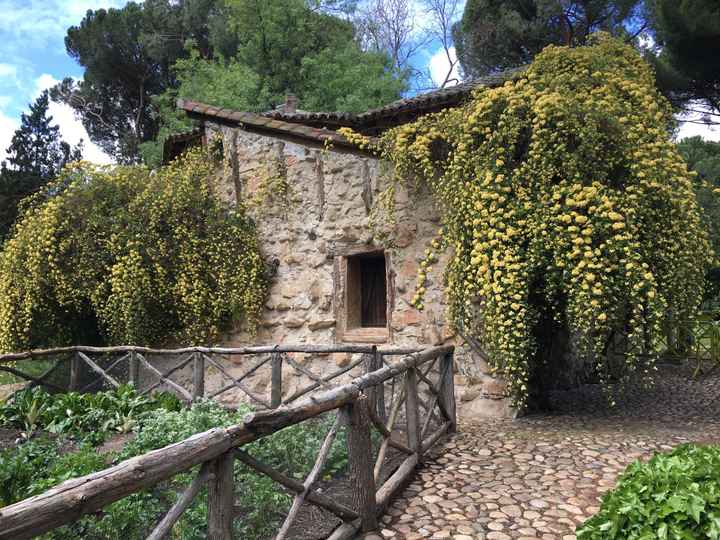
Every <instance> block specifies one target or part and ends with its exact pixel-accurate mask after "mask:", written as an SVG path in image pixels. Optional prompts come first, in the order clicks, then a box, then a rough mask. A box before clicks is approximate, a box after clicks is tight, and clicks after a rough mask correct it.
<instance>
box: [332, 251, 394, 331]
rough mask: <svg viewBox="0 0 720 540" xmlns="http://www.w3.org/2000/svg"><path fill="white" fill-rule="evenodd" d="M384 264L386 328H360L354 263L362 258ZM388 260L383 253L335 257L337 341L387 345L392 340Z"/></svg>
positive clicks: (363, 252)
mask: <svg viewBox="0 0 720 540" xmlns="http://www.w3.org/2000/svg"><path fill="white" fill-rule="evenodd" d="M380 257H382V258H383V259H384V261H385V301H386V313H385V326H367V327H363V326H362V325H361V321H360V317H361V314H360V306H359V304H358V302H359V301H360V298H359V297H358V290H357V289H358V287H357V281H358V280H359V277H360V276H359V274H358V273H357V271H358V267H357V264H356V263H357V261H359V260H360V259H362V258H380ZM390 268H391V267H390V257H389V254H388V252H386V251H384V250H382V249H367V248H365V249H360V248H358V249H353V250H349V251H348V252H347V253H345V254H343V255H340V256H338V257H336V273H335V276H336V287H335V306H336V320H337V322H338V324H337V327H336V328H337V339H338V340H339V341H342V342H346V343H387V342H389V341H390V340H391V328H392V325H391V313H392V290H393V283H392V272H391V270H390Z"/></svg>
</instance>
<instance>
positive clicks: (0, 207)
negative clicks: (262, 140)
mask: <svg viewBox="0 0 720 540" xmlns="http://www.w3.org/2000/svg"><path fill="white" fill-rule="evenodd" d="M49 104H50V100H49V98H48V93H47V92H43V93H42V94H41V95H40V96H39V97H38V98H37V100H35V103H33V104H31V105H30V111H29V112H28V113H26V114H23V115H22V116H21V118H20V128H19V129H18V130H16V131H15V133H14V135H13V137H12V142H11V144H10V146H9V147H8V149H7V153H8V159H7V162H3V163H2V166H1V168H0V241H2V240H3V239H4V238H5V236H7V234H8V233H9V231H10V228H11V226H12V224H13V223H14V222H15V220H16V218H17V216H18V212H19V206H20V201H21V200H22V199H24V198H25V197H27V196H29V195H31V194H33V193H35V192H37V191H38V190H40V189H41V188H42V187H43V186H44V185H45V184H47V183H48V182H49V181H50V180H52V179H53V178H55V176H56V175H57V174H58V173H59V172H60V170H61V169H62V168H63V167H64V166H65V164H66V163H69V162H71V161H77V160H79V159H80V158H81V157H82V155H81V154H82V143H81V144H80V145H78V146H77V147H76V148H71V147H70V145H69V144H68V143H66V142H65V141H63V140H62V138H61V136H60V128H59V127H58V126H57V125H54V124H53V118H52V116H50V115H49V114H48V107H49Z"/></svg>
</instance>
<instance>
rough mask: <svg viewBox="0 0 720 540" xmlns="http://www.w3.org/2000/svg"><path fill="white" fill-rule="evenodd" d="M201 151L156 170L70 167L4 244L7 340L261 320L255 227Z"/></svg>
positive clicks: (0, 290)
mask: <svg viewBox="0 0 720 540" xmlns="http://www.w3.org/2000/svg"><path fill="white" fill-rule="evenodd" d="M215 169H216V164H215V163H214V162H213V160H212V159H211V158H210V157H209V156H208V155H206V153H205V152H204V151H202V150H192V151H189V152H188V153H186V154H185V155H184V156H183V157H181V158H179V159H177V160H175V161H174V162H172V163H171V164H169V165H167V166H165V167H162V168H160V169H158V170H155V171H151V170H149V169H147V168H145V167H141V166H129V167H119V166H118V167H98V166H94V165H91V164H89V163H83V162H78V163H75V164H72V165H70V166H68V167H67V168H66V169H65V170H64V171H63V172H62V174H61V175H60V177H59V178H58V179H57V180H56V181H55V182H54V183H52V184H51V185H50V186H49V187H48V188H47V189H46V190H45V191H44V192H43V193H41V194H39V195H38V196H36V197H35V199H34V200H31V201H29V202H27V203H26V206H27V208H26V210H25V213H24V215H23V217H22V219H21V220H20V221H19V223H18V224H17V225H16V227H15V231H14V235H13V236H12V238H11V239H9V240H8V241H7V242H6V243H5V245H4V246H3V250H2V252H1V253H0V350H4V351H10V350H18V349H23V348H26V347H30V346H38V345H47V344H56V343H71V342H88V341H92V340H97V341H100V342H106V343H108V342H109V343H148V344H150V343H156V342H161V341H167V340H172V339H175V340H179V341H183V342H192V343H205V342H207V341H209V340H213V339H216V338H218V336H219V334H220V332H221V331H222V329H223V328H224V327H226V326H227V325H229V324H231V323H234V322H238V321H239V320H241V319H242V320H245V321H246V322H247V323H248V324H249V325H250V326H253V325H254V324H255V323H256V321H257V320H258V317H259V313H260V309H261V307H262V303H263V300H264V296H265V290H266V280H265V277H264V265H263V261H262V259H261V257H260V253H259V249H258V243H257V237H256V233H255V228H254V226H253V224H252V222H251V221H250V220H249V219H248V218H247V217H246V216H245V215H244V212H243V210H242V209H241V208H240V209H234V210H233V209H230V208H227V207H226V206H224V205H223V203H221V202H220V201H219V200H218V199H217V197H215V196H214V194H213V193H212V190H211V188H210V186H209V184H208V180H209V178H211V176H212V174H213V173H214V171H215Z"/></svg>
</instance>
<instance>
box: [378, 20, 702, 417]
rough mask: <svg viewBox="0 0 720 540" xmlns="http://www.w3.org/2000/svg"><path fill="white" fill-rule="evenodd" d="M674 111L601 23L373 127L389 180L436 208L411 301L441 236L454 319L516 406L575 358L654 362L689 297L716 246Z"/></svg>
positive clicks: (578, 361) (577, 365)
mask: <svg viewBox="0 0 720 540" xmlns="http://www.w3.org/2000/svg"><path fill="white" fill-rule="evenodd" d="M671 119H672V110H671V108H670V106H669V103H668V102H667V101H666V100H665V99H664V98H663V97H662V96H661V95H660V94H659V93H658V91H657V90H656V88H655V83H654V77H653V73H652V71H651V69H650V68H649V66H648V65H647V64H646V63H645V62H644V61H643V60H642V58H641V57H640V56H639V54H638V53H637V52H636V51H635V50H633V48H632V47H630V46H627V45H625V44H623V43H622V42H621V41H618V40H615V39H612V38H610V37H609V36H607V35H606V34H601V35H600V36H598V37H597V38H594V39H593V41H592V44H590V45H587V46H580V47H576V48H568V47H557V46H549V47H547V48H546V49H545V50H544V51H543V52H542V53H540V54H539V55H538V56H537V57H536V58H535V60H534V61H533V63H532V64H531V65H530V67H529V69H528V70H527V71H526V72H525V73H524V74H522V76H519V77H518V78H517V79H516V80H514V81H511V82H508V83H506V84H505V85H504V86H503V87H500V88H495V89H480V90H478V91H477V93H476V94H475V96H474V99H473V100H472V101H471V102H470V103H468V104H467V105H466V106H464V107H462V108H458V109H453V110H447V111H445V112H441V113H438V114H434V115H428V116H425V117H422V118H420V119H419V120H417V121H416V122H415V123H413V124H409V125H406V126H402V127H399V128H396V129H394V130H392V131H390V132H389V133H388V134H387V135H385V136H384V138H383V143H382V148H383V154H384V155H385V156H386V157H388V158H389V159H391V160H392V161H393V162H394V163H395V165H396V170H397V172H398V175H399V178H400V179H404V178H416V179H417V178H419V179H420V180H421V181H424V182H426V183H427V184H428V185H429V186H430V188H431V190H432V192H433V193H434V194H435V196H436V198H437V199H438V201H439V202H440V204H441V206H442V208H443V211H444V218H443V228H442V229H441V230H440V232H439V238H438V240H436V241H434V242H433V244H432V249H431V250H430V252H429V254H428V257H427V259H426V260H425V261H424V262H423V264H422V270H421V272H420V274H419V276H418V291H417V292H418V294H417V296H416V298H415V299H414V303H415V304H416V305H417V306H418V307H420V308H422V297H423V294H424V291H425V284H426V282H427V280H428V279H429V275H430V267H431V266H432V263H433V262H434V261H436V260H437V252H438V250H441V249H444V248H447V249H451V250H452V252H451V258H450V262H449V263H448V265H447V267H446V269H445V283H446V295H447V299H448V302H449V304H450V307H449V314H448V316H449V319H450V321H451V323H452V324H453V325H454V326H455V328H456V329H458V330H459V331H460V332H461V334H462V335H465V336H469V337H470V338H473V339H472V340H471V342H477V343H478V353H479V354H483V355H485V356H486V359H487V361H488V362H489V363H490V365H491V366H493V367H494V369H495V370H496V371H497V372H498V373H499V374H500V375H502V376H504V377H505V378H506V379H507V381H508V383H509V385H510V388H511V389H512V391H513V392H514V394H515V396H516V399H517V403H518V404H520V405H522V404H523V403H525V401H526V399H527V396H528V394H529V392H530V391H531V390H533V389H535V390H537V389H538V388H539V389H543V388H545V389H546V388H547V385H548V384H549V383H551V382H553V383H556V382H557V381H558V380H561V379H562V378H563V376H567V375H568V374H571V373H577V372H578V371H584V370H586V369H590V370H592V372H594V373H596V374H597V376H599V378H600V380H601V381H603V382H604V383H608V382H609V380H610V379H611V378H613V377H620V380H623V377H626V376H629V375H631V374H633V373H638V374H647V373H649V372H650V369H651V365H652V360H651V359H650V360H648V359H647V358H646V356H645V354H644V353H652V350H651V348H650V347H649V344H651V343H653V338H654V337H655V336H656V335H658V333H659V332H660V324H661V322H662V321H663V320H664V317H665V315H666V312H667V309H668V308H671V309H672V310H673V312H674V313H675V315H676V316H678V317H683V316H685V315H689V314H691V313H692V312H693V311H694V309H696V307H697V306H698V305H699V302H700V299H701V297H702V292H703V280H704V275H705V271H706V268H707V266H708V264H709V263H710V260H711V258H712V253H711V250H710V246H709V244H708V240H707V237H708V234H707V231H706V230H705V228H704V226H703V222H702V219H701V215H700V211H699V208H698V204H697V201H696V198H695V195H694V192H693V180H692V175H691V174H690V173H688V170H687V166H686V164H685V162H684V161H683V159H682V157H681V155H680V154H679V153H678V151H677V148H676V146H675V145H674V144H673V143H672V142H671V141H670V139H669V132H668V126H669V125H671ZM619 336H624V337H623V338H622V339H623V340H624V343H625V345H626V353H625V354H624V355H622V356H621V357H620V359H619V361H617V360H616V359H614V357H612V356H610V355H609V354H608V351H609V347H610V344H611V343H613V342H614V340H616V339H620V337H619ZM571 353H572V354H571ZM641 353H643V354H641Z"/></svg>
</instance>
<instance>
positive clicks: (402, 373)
mask: <svg viewBox="0 0 720 540" xmlns="http://www.w3.org/2000/svg"><path fill="white" fill-rule="evenodd" d="M149 352H153V353H157V350H154V351H151V350H150V349H143V348H139V347H121V348H115V349H113V353H114V354H118V355H120V358H118V359H116V360H113V361H112V362H111V363H110V365H109V367H108V368H101V367H100V366H99V365H98V364H97V362H94V361H93V360H92V359H91V358H90V356H89V355H90V354H94V355H98V354H103V355H104V354H108V349H96V348H89V347H72V348H68V349H62V350H57V349H56V350H54V351H53V352H47V351H35V352H29V353H18V354H14V355H4V356H0V363H2V362H10V361H15V362H20V361H22V360H26V359H28V358H33V357H38V356H43V355H51V354H55V355H57V354H69V355H70V358H72V359H75V360H76V362H79V361H82V362H84V363H86V364H87V365H88V366H89V367H90V368H91V369H92V370H93V371H94V372H96V373H97V374H98V376H99V377H102V378H103V380H105V381H106V382H107V384H109V385H111V386H115V384H118V381H117V380H115V378H114V377H112V375H111V374H110V373H111V372H112V369H110V367H113V368H114V367H116V366H113V364H116V363H118V362H120V359H124V360H126V361H128V362H130V366H132V362H138V364H139V366H144V367H145V368H146V369H148V370H149V371H150V372H151V373H154V374H155V375H156V376H157V377H158V380H159V381H161V382H162V383H164V384H166V385H167V384H168V381H169V375H168V372H167V371H166V372H164V373H163V372H160V371H159V370H157V369H156V368H153V366H152V365H151V364H150V363H149V362H148V361H147V360H146V359H145V355H147V354H148V353H149ZM293 352H296V353H297V352H299V353H305V354H308V353H315V354H327V353H331V352H348V353H360V354H362V356H361V358H360V359H359V360H356V361H355V362H351V363H350V364H348V365H347V366H345V367H344V368H341V369H339V370H336V371H334V372H332V373H330V374H328V375H325V376H321V375H318V374H316V373H313V372H310V371H309V370H308V369H307V368H306V367H304V366H302V365H300V364H299V363H298V362H297V361H296V360H293V359H292V358H291V357H290V356H289V353H293ZM162 354H174V355H176V356H177V355H179V356H178V358H179V361H178V363H177V364H176V366H174V367H173V368H171V370H172V369H174V368H176V367H177V366H179V365H182V364H183V362H188V363H189V362H193V365H194V372H193V373H194V375H195V376H194V377H193V388H192V390H191V391H188V390H187V389H185V388H182V387H179V388H174V387H173V385H172V384H170V385H169V386H170V387H171V388H174V389H175V390H176V391H177V392H178V393H179V394H180V395H181V396H182V397H183V398H184V399H186V400H188V401H191V400H192V399H193V398H194V397H197V396H199V395H203V393H204V392H203V388H204V385H203V379H204V373H205V370H204V363H205V362H209V363H212V364H215V363H218V364H219V362H217V359H215V358H213V356H214V355H229V354H245V355H248V354H269V358H267V359H263V360H262V361H261V363H256V364H254V365H253V366H252V367H251V368H250V369H249V370H248V373H249V372H250V370H253V369H259V366H260V365H264V364H266V363H269V364H270V366H271V369H272V385H271V390H270V396H269V397H267V396H259V395H255V397H254V398H253V401H256V402H257V404H258V405H261V406H265V405H268V407H267V408H265V409H264V410H258V411H256V412H253V413H250V414H249V415H247V416H246V417H245V418H244V421H243V423H242V424H239V425H235V426H232V427H229V428H216V429H211V430H209V431H206V432H204V433H200V434H197V435H195V436H193V437H190V438H189V439H186V440H184V441H182V442H179V443H176V444H172V445H169V446H166V447H165V448H161V449H158V450H154V451H152V452H149V453H147V454H143V455H141V456H137V457H135V458H132V459H129V460H126V461H123V462H121V463H119V464H117V465H115V466H113V467H110V468H108V469H105V470H103V471H100V472H97V473H93V474H90V475H87V476H84V477H81V478H76V479H72V480H68V481H66V482H63V483H62V484H60V485H58V486H57V487H55V488H52V489H50V490H48V491H46V492H45V493H42V494H40V495H37V496H35V497H32V498H29V499H25V500H23V501H20V502H18V503H15V504H13V505H10V506H7V507H5V508H1V509H0V539H13V540H21V539H24V538H32V537H34V536H36V535H39V534H43V533H45V532H48V531H51V530H52V529H55V528H57V527H61V526H63V525H67V524H70V523H72V522H74V521H75V520H77V519H78V518H79V517H80V516H82V515H85V514H90V513H96V512H99V511H101V510H102V508H104V507H105V506H107V505H109V504H111V503H113V502H115V501H117V500H120V499H122V498H123V497H126V496H128V495H131V494H133V493H137V492H140V491H143V490H147V489H149V488H152V487H153V486H157V485H158V484H160V483H162V482H166V481H168V480H169V479H171V478H172V477H173V476H175V475H177V474H180V473H183V472H188V471H190V470H191V469H192V468H193V467H196V466H198V465H199V466H200V468H199V472H198V473H197V475H196V476H195V478H194V480H193V481H192V482H191V483H190V485H189V486H187V487H186V488H185V491H184V492H183V493H182V494H181V495H180V496H179V498H178V499H177V501H176V502H175V504H174V505H173V506H172V507H171V508H170V509H169V511H168V512H167V513H166V514H165V515H164V517H162V518H161V519H159V521H158V522H157V524H156V526H155V529H154V530H153V531H152V532H151V533H150V535H149V536H148V539H157V540H159V539H161V538H165V537H167V535H169V534H170V532H171V530H172V528H173V526H174V525H175V523H177V521H178V520H179V519H180V517H181V516H182V514H183V512H184V511H185V510H187V509H188V508H189V507H190V505H191V503H192V501H193V499H194V498H195V497H196V496H197V495H198V493H199V492H200V490H201V489H202V488H203V487H207V490H208V523H207V537H208V538H210V539H213V540H226V539H230V538H232V537H233V520H234V519H235V500H234V493H235V486H234V475H233V463H234V461H235V460H239V461H241V462H242V463H243V464H245V465H246V466H248V467H250V468H251V469H254V470H255V471H257V472H258V473H260V474H263V475H266V476H268V477H269V478H271V479H272V480H273V481H274V482H276V483H278V484H279V485H281V486H282V487H283V488H285V490H287V491H288V492H290V493H291V494H294V501H293V504H292V506H291V508H290V510H289V512H288V513H287V515H286V517H285V520H284V522H283V524H282V526H281V527H280V529H279V531H278V533H277V535H276V536H275V537H274V538H275V540H282V539H284V538H286V537H287V534H288V531H289V530H290V527H291V526H292V524H293V522H294V520H295V519H296V518H297V516H298V512H299V510H300V508H301V507H302V506H303V505H304V504H307V503H309V504H312V505H316V506H318V507H320V508H322V509H324V510H326V511H329V512H330V513H331V514H333V515H335V516H337V517H338V518H339V519H340V520H341V521H342V524H341V525H339V526H338V527H337V528H336V529H335V530H334V531H333V532H332V533H331V535H330V536H329V538H331V539H332V540H340V539H347V538H352V537H354V536H355V535H356V534H357V533H358V532H367V531H372V530H375V529H377V523H378V522H377V519H378V516H379V515H381V514H382V512H383V511H384V510H385V509H386V508H387V506H388V504H389V503H390V501H391V499H392V498H393V496H394V495H396V494H397V493H398V492H399V491H400V490H401V489H402V488H403V487H404V485H405V484H406V483H407V482H408V481H409V480H410V479H411V478H412V476H413V474H414V470H415V468H416V467H417V466H418V464H420V463H422V461H423V456H424V455H425V453H426V452H427V451H428V449H429V448H430V447H432V446H433V445H434V444H435V443H436V442H437V441H438V440H439V439H440V438H441V437H442V436H443V435H444V434H446V433H449V432H451V431H453V430H454V429H455V427H456V415H455V396H454V386H453V372H454V366H453V348H452V347H449V346H448V347H434V348H430V349H426V350H423V351H420V352H412V353H409V354H406V352H405V351H402V350H399V349H396V350H388V351H381V350H378V349H376V348H374V347H370V348H369V347H357V346H347V347H264V348H263V347H251V348H244V349H218V348H215V349H209V348H200V347H194V348H189V349H181V350H168V351H163V352H162ZM184 355H187V356H184ZM393 355H403V356H402V358H401V359H399V360H397V361H395V362H391V361H390V360H388V358H387V357H389V356H393ZM360 362H365V374H364V375H362V376H359V377H356V378H354V379H353V380H352V381H350V382H348V383H346V384H340V385H335V386H333V385H332V383H331V381H333V380H334V379H336V378H337V377H339V376H340V375H342V374H343V373H346V372H347V371H349V370H350V369H352V368H353V367H357V366H358V365H359V364H360ZM283 365H290V366H291V367H292V368H293V369H298V370H300V371H301V372H303V374H304V375H306V376H307V377H308V378H309V379H310V380H311V383H310V384H309V385H308V386H307V387H305V388H303V389H302V390H298V391H296V392H294V393H293V394H292V395H289V396H286V397H285V398H283V397H282V379H283V378H282V366H283ZM139 366H138V367H139ZM216 367H218V366H216ZM218 369H219V370H220V372H221V373H224V374H226V375H227V377H228V378H229V379H230V380H231V383H230V384H228V385H226V386H227V387H234V388H239V389H240V390H242V391H243V392H245V393H247V394H248V396H249V397H251V396H250V394H249V393H248V390H249V389H248V388H247V386H246V385H244V384H243V377H237V378H235V377H233V376H231V375H230V374H229V373H226V371H227V370H225V368H224V367H222V366H221V365H220V367H218ZM76 371H77V370H76ZM130 372H131V374H132V373H137V370H136V369H135V368H132V367H130ZM131 376H132V375H131ZM71 378H72V376H71ZM276 381H277V382H276ZM174 384H175V383H174ZM148 388H149V387H148ZM180 388H182V390H180ZM223 388H224V387H223ZM253 394H255V393H253ZM301 397H303V399H299V398H301ZM326 413H330V414H335V419H334V422H333V424H332V427H331V428H330V429H329V431H328V433H327V435H326V437H325V439H324V442H323V443H322V445H321V446H320V449H319V451H318V454H317V457H316V460H315V464H314V466H313V467H312V470H311V471H310V473H309V474H308V475H307V477H306V478H305V481H304V482H300V481H298V480H296V479H293V478H290V477H289V476H287V475H285V474H284V473H282V472H280V471H278V470H276V469H274V468H273V467H271V466H269V465H267V464H265V463H262V462H260V461H258V460H257V459H256V458H254V457H253V456H251V455H250V454H249V453H248V452H246V451H245V450H244V449H243V448H242V447H243V446H244V445H247V444H248V443H250V442H252V441H256V440H258V439H261V438H264V437H271V436H272V435H273V433H276V432H277V431H279V430H281V429H283V428H286V427H288V426H291V425H295V424H299V423H301V422H304V421H308V420H310V419H313V418H316V417H318V416H319V415H322V414H326ZM340 426H345V433H346V438H347V440H346V446H347V452H348V471H349V475H350V478H351V485H352V504H351V505H346V504H342V503H340V502H338V501H337V500H335V499H333V498H331V497H329V496H327V495H325V494H324V493H322V492H320V491H319V490H317V489H316V483H317V480H318V477H319V475H320V474H321V471H322V470H323V466H324V464H325V461H326V459H327V457H328V453H329V450H330V447H331V445H332V443H333V441H334V440H335V438H336V437H337V435H338V429H339V427H340ZM373 429H374V430H376V431H377V432H378V433H379V436H380V439H381V441H382V442H381V443H380V445H379V448H378V449H377V450H376V451H375V450H374V449H373V445H372V442H371V432H372V430H373ZM390 447H392V448H393V450H394V451H395V452H399V453H400V454H402V455H404V456H405V457H404V458H403V459H402V460H401V461H400V462H399V465H397V466H393V467H392V470H389V471H388V470H385V471H384V474H383V475H381V470H382V469H383V466H384V464H386V463H387V459H386V458H387V455H388V450H389V448H390ZM383 478H384V481H382V482H381V480H382V479H383Z"/></svg>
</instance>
